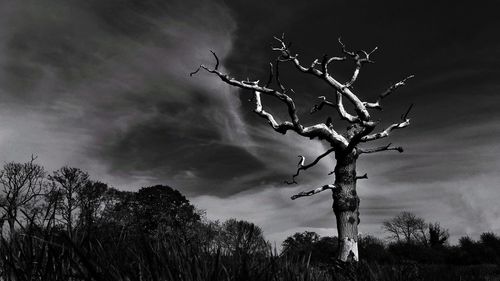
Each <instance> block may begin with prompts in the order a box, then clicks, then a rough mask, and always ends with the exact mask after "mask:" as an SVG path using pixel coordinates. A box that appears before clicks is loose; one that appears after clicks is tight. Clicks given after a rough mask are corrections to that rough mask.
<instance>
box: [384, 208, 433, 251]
mask: <svg viewBox="0 0 500 281" xmlns="http://www.w3.org/2000/svg"><path fill="white" fill-rule="evenodd" d="M382 227H383V228H384V229H385V230H386V231H387V232H388V233H389V237H390V238H392V239H394V240H395V241H397V242H406V243H414V242H419V243H422V244H427V236H426V230H427V224H426V223H425V220H424V219H423V218H419V217H417V216H416V215H415V214H413V213H410V212H401V213H400V214H399V215H397V216H395V217H394V218H392V219H390V220H387V221H384V222H383V224H382Z"/></svg>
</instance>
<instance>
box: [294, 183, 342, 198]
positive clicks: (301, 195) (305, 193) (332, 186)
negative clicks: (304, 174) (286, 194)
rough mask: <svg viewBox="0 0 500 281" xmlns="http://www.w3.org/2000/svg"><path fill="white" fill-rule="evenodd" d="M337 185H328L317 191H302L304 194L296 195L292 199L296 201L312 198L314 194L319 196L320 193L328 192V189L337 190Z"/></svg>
mask: <svg viewBox="0 0 500 281" xmlns="http://www.w3.org/2000/svg"><path fill="white" fill-rule="evenodd" d="M335 188H336V187H335V185H333V184H328V185H323V186H322V187H318V188H316V189H313V190H310V191H302V192H299V193H297V194H295V195H293V196H292V197H290V198H291V199H292V200H295V199H297V198H300V197H305V196H311V195H314V194H317V193H320V192H322V191H325V190H328V189H331V190H333V189H335Z"/></svg>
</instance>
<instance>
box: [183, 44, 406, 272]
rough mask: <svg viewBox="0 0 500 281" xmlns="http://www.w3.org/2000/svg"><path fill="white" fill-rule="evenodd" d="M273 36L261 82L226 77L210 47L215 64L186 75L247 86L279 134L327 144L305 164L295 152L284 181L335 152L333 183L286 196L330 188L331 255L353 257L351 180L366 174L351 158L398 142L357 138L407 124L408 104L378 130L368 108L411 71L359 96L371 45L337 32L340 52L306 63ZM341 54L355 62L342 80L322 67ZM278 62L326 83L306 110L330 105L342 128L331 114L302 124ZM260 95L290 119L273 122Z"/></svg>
mask: <svg viewBox="0 0 500 281" xmlns="http://www.w3.org/2000/svg"><path fill="white" fill-rule="evenodd" d="M275 39H276V40H277V42H278V47H275V48H272V49H273V51H276V52H277V53H278V54H279V56H278V58H277V60H276V64H275V68H273V65H272V64H271V65H270V66H271V67H270V75H269V79H268V80H267V82H266V83H260V82H259V81H258V80H257V81H250V80H248V79H247V80H246V81H245V80H238V79H235V78H232V77H230V76H229V75H227V74H226V73H224V72H222V71H221V70H220V69H219V58H218V57H217V56H216V55H215V53H213V52H212V53H213V55H214V57H215V59H216V63H215V66H214V67H213V68H209V67H207V66H205V65H200V67H199V68H198V70H196V71H195V72H193V73H191V75H193V74H195V73H197V72H198V71H199V70H200V69H203V70H206V71H207V72H209V73H211V74H214V75H216V76H217V77H219V78H220V79H221V80H222V81H224V82H225V83H227V84H229V85H231V86H235V87H239V88H241V89H245V90H249V91H250V92H252V93H253V100H254V101H255V109H254V112H255V113H256V114H257V115H258V116H259V117H261V118H263V119H264V120H265V121H267V123H269V125H270V126H271V128H272V129H273V130H275V131H276V132H278V133H280V134H286V133H287V132H288V131H292V132H295V133H297V134H298V135H300V136H303V137H305V138H308V139H319V140H321V141H325V142H326V144H327V145H328V146H329V147H330V148H329V149H328V150H326V151H325V152H324V153H323V154H321V155H319V156H318V157H317V158H316V159H315V160H314V161H312V162H310V163H309V164H305V157H303V156H299V157H300V159H301V160H300V162H299V164H298V166H299V167H298V169H297V171H296V173H295V174H294V175H293V177H292V180H291V181H290V182H288V183H296V177H297V176H298V175H299V173H300V171H302V170H307V169H309V168H310V167H312V166H314V165H315V164H317V163H318V162H319V161H320V160H321V159H322V158H324V157H326V156H328V155H330V154H331V153H333V152H334V153H335V159H336V162H337V164H336V166H335V168H334V170H333V172H332V174H335V183H333V184H327V185H324V186H322V187H319V188H316V189H313V190H311V191H307V192H305V191H304V192H300V193H299V194H296V195H294V196H292V199H296V198H299V197H302V196H310V195H313V194H317V193H319V192H322V191H325V190H331V191H332V192H333V211H334V213H335V216H336V221H337V230H338V237H339V249H340V250H339V251H338V256H337V258H338V260H340V261H342V262H348V261H357V260H358V224H359V197H358V195H357V192H356V182H357V180H358V179H360V178H366V175H364V176H358V175H357V173H356V161H357V159H358V157H359V156H360V155H362V154H367V153H376V152H381V151H389V150H392V151H398V152H403V149H402V148H401V147H393V146H391V144H390V143H389V144H387V145H384V146H380V147H374V148H362V147H360V146H361V145H362V144H363V143H367V142H370V141H374V140H379V139H382V138H386V137H388V136H389V135H390V134H391V132H392V131H394V130H397V129H401V128H405V127H407V126H408V125H409V124H410V119H408V113H409V111H410V109H411V106H410V108H409V109H408V110H407V111H406V113H403V114H402V115H401V120H400V121H398V122H396V123H394V124H391V125H389V126H388V127H387V128H385V129H382V130H381V131H379V132H374V131H375V128H376V126H377V125H378V124H379V121H378V120H377V119H375V118H374V117H373V116H372V115H371V114H370V112H369V110H372V109H377V110H380V109H382V100H383V99H384V98H386V97H387V96H389V95H390V94H392V93H393V92H394V90H396V89H397V88H399V87H400V86H402V85H404V84H405V82H406V81H407V80H408V79H410V78H411V77H413V76H412V75H410V76H408V77H406V78H405V79H403V80H401V81H399V82H397V83H395V84H393V85H391V86H390V87H389V88H388V89H387V90H386V91H384V92H383V93H381V94H380V95H379V96H378V98H376V100H375V102H367V101H362V100H361V99H360V97H359V96H358V95H357V94H355V93H354V92H353V91H354V88H353V84H354V83H355V82H356V81H357V80H358V77H359V73H360V70H361V68H362V67H363V66H365V65H367V64H370V63H373V61H372V60H371V55H372V54H373V53H374V52H375V50H377V48H374V49H373V50H372V51H371V52H366V51H350V50H348V49H347V48H346V46H345V45H344V44H343V43H342V42H341V41H340V38H339V43H340V45H341V50H342V56H340V57H330V56H327V55H325V56H324V57H323V58H322V59H316V60H314V61H313V62H312V63H311V64H308V65H304V64H303V62H301V61H300V60H299V58H298V55H297V54H295V53H293V52H292V51H291V50H290V44H287V43H285V39H284V38H283V37H282V38H275ZM345 60H350V61H352V62H353V63H354V65H355V69H354V73H353V74H352V77H351V78H350V79H349V80H348V81H345V82H342V81H341V80H340V79H339V78H334V77H333V76H332V75H331V74H330V72H329V70H328V67H329V66H330V64H331V63H333V62H338V61H345ZM280 63H291V64H292V65H293V66H294V67H295V68H297V70H298V71H299V72H302V73H304V74H307V75H310V76H312V77H316V78H319V79H320V80H322V81H323V82H324V83H326V85H328V86H329V87H330V88H331V89H332V93H331V95H330V97H331V98H334V99H335V98H336V101H331V99H330V98H327V97H325V96H322V97H320V99H321V102H320V103H319V104H317V105H316V106H314V107H313V108H312V109H311V113H314V112H316V111H319V110H321V109H323V108H327V107H331V108H333V109H334V110H336V111H337V112H338V114H339V115H340V118H341V119H343V120H345V121H347V123H349V126H348V128H347V130H346V131H345V132H340V131H339V129H338V128H335V127H334V124H333V122H332V119H331V118H328V119H327V121H326V122H324V123H317V124H314V125H311V126H306V125H304V123H303V122H302V121H301V120H300V118H299V111H298V110H297V106H296V104H295V102H294V100H293V99H292V97H291V96H290V94H291V93H293V90H291V89H290V88H287V87H285V86H284V85H283V83H282V81H281V79H280V75H279V74H280V73H279V64H280ZM273 78H275V82H276V87H271V83H272V81H273ZM262 96H268V97H272V98H276V99H277V100H279V101H281V102H283V104H284V105H285V106H286V107H287V111H288V115H289V117H290V121H284V122H279V121H278V120H276V118H275V117H274V116H273V115H272V114H271V113H269V112H268V111H267V110H265V109H264V107H263V104H262ZM344 99H345V100H347V102H348V103H350V105H352V110H353V111H354V114H353V113H350V112H348V111H349V109H350V108H346V107H344Z"/></svg>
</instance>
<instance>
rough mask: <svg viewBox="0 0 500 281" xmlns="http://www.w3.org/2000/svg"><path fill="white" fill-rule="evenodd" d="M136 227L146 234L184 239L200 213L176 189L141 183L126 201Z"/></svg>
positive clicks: (186, 239) (189, 234) (188, 236)
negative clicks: (175, 236)
mask: <svg viewBox="0 0 500 281" xmlns="http://www.w3.org/2000/svg"><path fill="white" fill-rule="evenodd" d="M128 204H131V205H132V206H131V208H132V210H133V212H134V217H135V220H136V223H137V224H138V226H139V227H140V229H141V230H142V231H144V232H146V233H149V234H155V235H161V234H162V232H164V234H168V235H172V234H175V235H178V236H180V238H182V239H183V240H185V242H187V241H188V240H189V239H190V236H191V234H192V233H191V231H190V230H189V228H191V227H192V226H193V225H194V224H195V223H196V222H198V221H199V220H200V215H199V214H198V213H197V211H196V208H195V207H194V206H193V205H191V203H190V202H189V200H188V199H187V198H186V197H185V196H184V195H182V194H181V193H180V192H179V191H178V190H175V189H173V188H171V187H169V186H165V185H155V186H150V187H143V188H141V189H139V191H138V192H137V193H133V197H132V198H131V200H130V201H129V202H128Z"/></svg>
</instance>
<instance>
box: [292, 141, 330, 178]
mask: <svg viewBox="0 0 500 281" xmlns="http://www.w3.org/2000/svg"><path fill="white" fill-rule="evenodd" d="M332 152H335V148H330V149H328V150H327V151H325V152H324V153H323V154H321V155H320V156H318V157H316V159H314V161H312V162H311V163H309V164H307V165H304V163H305V160H306V158H305V157H304V156H302V155H299V156H298V157H299V158H300V161H299V164H298V168H297V172H296V173H295V175H293V176H292V181H285V183H287V184H294V183H297V181H295V178H296V177H298V176H299V173H300V171H302V170H307V169H309V168H311V167H312V166H314V165H316V164H317V163H318V162H319V160H321V159H322V158H323V157H325V156H327V155H328V154H330V153H332Z"/></svg>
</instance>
